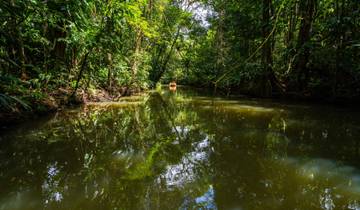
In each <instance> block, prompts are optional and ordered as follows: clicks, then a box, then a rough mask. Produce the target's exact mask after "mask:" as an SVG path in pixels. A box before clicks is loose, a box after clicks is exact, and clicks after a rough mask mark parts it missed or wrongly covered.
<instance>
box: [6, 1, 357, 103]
mask: <svg viewBox="0 0 360 210" xmlns="http://www.w3.org/2000/svg"><path fill="white" fill-rule="evenodd" d="M0 14H1V15H0V80H1V81H0V104H1V109H2V110H4V109H11V107H12V106H11V104H20V105H21V106H22V107H26V106H27V105H28V104H30V105H31V104H36V103H37V102H39V101H42V100H44V99H47V100H48V99H49V98H51V97H54V98H56V97H59V95H67V96H69V98H71V96H72V97H74V96H75V95H78V93H79V92H81V93H88V94H89V93H91V92H94V91H95V90H97V89H104V90H106V91H108V92H109V93H110V94H115V95H117V94H119V95H126V94H130V93H131V92H132V91H140V90H145V89H149V88H152V87H155V85H156V84H157V83H168V82H169V81H172V80H175V81H177V82H178V83H180V84H184V85H192V86H199V87H216V88H217V89H219V90H222V91H226V92H240V93H247V94H252V95H256V96H266V97H271V96H274V95H284V96H287V95H298V96H304V97H315V98H326V97H330V98H354V97H358V96H359V93H360V86H359V84H360V53H359V51H360V49H359V48H360V1H354V0H301V1H300V0H107V1H104V0H80V1H79V0H49V1H43V0H41V1H40V0H6V1H2V2H1V4H0Z"/></svg>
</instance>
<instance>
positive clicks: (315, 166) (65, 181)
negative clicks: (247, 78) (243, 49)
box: [0, 88, 360, 210]
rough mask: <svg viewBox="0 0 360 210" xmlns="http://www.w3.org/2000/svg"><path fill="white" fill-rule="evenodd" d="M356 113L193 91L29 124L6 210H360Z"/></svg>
mask: <svg viewBox="0 0 360 210" xmlns="http://www.w3.org/2000/svg"><path fill="white" fill-rule="evenodd" d="M358 115H359V114H357V113H356V111H351V110H345V109H344V110H342V109H334V108H329V107H322V106H308V105H306V106H305V105H302V106H297V105H294V104H283V103H281V104H280V103H276V102H271V101H259V100H246V99H241V100H233V99H232V100H225V99H223V98H219V97H211V96H208V95H206V94H199V93H198V92H192V91H190V90H182V89H181V88H180V89H178V91H177V92H168V91H164V92H162V93H158V92H151V93H149V94H148V95H145V96H143V97H138V98H133V99H126V100H124V101H123V102H120V103H109V104H101V105H99V104H91V105H89V106H85V107H82V108H81V109H76V110H68V111H63V112H61V113H58V114H56V115H55V116H52V117H51V118H50V119H44V120H40V121H38V122H37V123H32V122H29V123H28V124H24V125H22V126H20V127H19V128H17V129H14V130H12V131H9V132H7V133H4V134H2V136H1V140H0V158H1V162H0V209H1V210H5V209H6V210H7V209H9V210H10V209H21V210H27V209H29V210H30V209H284V210H285V209H286V210H287V209H295V208H296V209H306V210H308V209H360V172H359V169H360V161H359V157H360V145H359V141H358V136H359V134H360V122H359V120H358V119H359V118H358Z"/></svg>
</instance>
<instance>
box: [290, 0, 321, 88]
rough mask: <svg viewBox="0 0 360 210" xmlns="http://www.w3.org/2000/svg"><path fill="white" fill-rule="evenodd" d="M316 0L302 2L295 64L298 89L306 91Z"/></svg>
mask: <svg viewBox="0 0 360 210" xmlns="http://www.w3.org/2000/svg"><path fill="white" fill-rule="evenodd" d="M315 6H316V0H306V1H301V2H300V17H301V22H300V29H299V35H298V43H297V53H298V59H297V62H296V63H295V68H294V69H295V70H296V74H297V75H296V78H297V81H296V83H297V88H298V90H299V91H304V90H305V89H306V88H307V87H306V86H307V83H308V79H309V69H308V68H307V63H308V62H309V58H310V46H309V42H310V39H311V29H312V23H313V19H314V16H315Z"/></svg>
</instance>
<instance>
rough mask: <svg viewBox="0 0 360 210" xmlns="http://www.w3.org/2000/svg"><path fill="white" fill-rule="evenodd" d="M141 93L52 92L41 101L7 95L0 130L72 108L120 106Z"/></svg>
mask: <svg viewBox="0 0 360 210" xmlns="http://www.w3.org/2000/svg"><path fill="white" fill-rule="evenodd" d="M140 92H141V90H140V89H138V88H127V87H117V88H113V89H111V90H106V89H100V88H98V89H78V90H77V91H76V93H75V94H72V90H70V89H65V88H58V89H56V90H53V91H49V92H45V91H44V92H42V96H41V97H38V98H36V97H29V98H27V99H26V100H21V99H19V97H17V96H5V95H4V96H3V98H0V99H1V100H2V103H3V105H2V106H3V107H1V108H2V109H1V110H0V128H6V127H10V126H13V125H16V124H19V123H21V122H23V121H26V120H30V119H36V118H37V117H41V116H44V115H48V114H51V113H54V112H56V111H59V110H62V109H65V108H69V107H72V106H78V105H82V104H87V103H99V102H117V101H119V100H120V98H122V97H125V96H131V95H135V94H138V93H140ZM72 95H73V96H72ZM5 97H6V99H5ZM5 103H6V105H5Z"/></svg>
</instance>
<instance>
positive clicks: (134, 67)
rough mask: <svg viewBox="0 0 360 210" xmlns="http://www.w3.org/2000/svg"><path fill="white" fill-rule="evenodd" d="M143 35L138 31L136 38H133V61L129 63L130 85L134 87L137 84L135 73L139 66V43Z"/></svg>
mask: <svg viewBox="0 0 360 210" xmlns="http://www.w3.org/2000/svg"><path fill="white" fill-rule="evenodd" d="M142 38H143V34H142V31H141V30H140V29H138V30H137V32H136V38H135V49H134V55H133V60H132V62H131V78H132V82H131V83H132V84H133V85H135V84H136V82H137V78H136V77H137V71H138V65H139V54H140V52H141V42H142Z"/></svg>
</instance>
